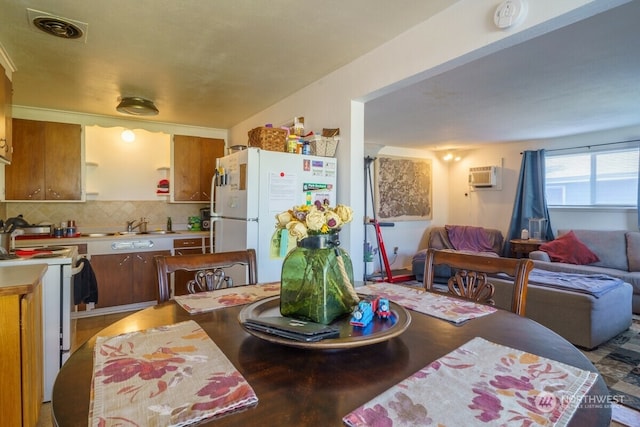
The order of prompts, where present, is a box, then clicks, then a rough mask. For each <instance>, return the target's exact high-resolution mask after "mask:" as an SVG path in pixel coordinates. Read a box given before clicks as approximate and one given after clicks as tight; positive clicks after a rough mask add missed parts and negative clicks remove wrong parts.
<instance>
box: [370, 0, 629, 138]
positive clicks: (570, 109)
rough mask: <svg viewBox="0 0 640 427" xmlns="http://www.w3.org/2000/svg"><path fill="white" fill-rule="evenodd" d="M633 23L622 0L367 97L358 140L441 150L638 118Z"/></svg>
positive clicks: (610, 125) (552, 135)
mask: <svg viewBox="0 0 640 427" xmlns="http://www.w3.org/2000/svg"><path fill="white" fill-rule="evenodd" d="M639 23H640V1H631V2H630V3H628V4H626V5H623V6H619V7H617V8H614V9H611V10H609V11H607V12H603V13H600V14H599V15H595V16H593V17H591V18H588V19H585V20H583V21H580V22H577V23H575V24H573V25H569V26H566V27H563V28H561V29H559V30H555V31H553V32H550V33H547V34H545V35H543V36H539V37H537V38H534V39H531V40H529V41H525V42H523V43H522V44H519V45H516V46H513V47H510V48H507V49H503V50H501V51H498V52H496V53H493V54H490V55H488V56H485V57H483V58H481V59H477V60H475V61H472V62H469V63H468V64H466V65H463V66H460V67H458V68H455V69H453V70H451V71H447V72H444V73H442V74H440V75H438V76H435V77H432V78H429V79H426V80H423V81H421V82H419V83H416V84H413V85H411V86H408V87H406V88H404V89H401V90H397V91H395V92H393V93H391V94H389V95H386V96H383V97H381V98H378V99H376V100H374V101H371V102H368V103H367V104H366V107H365V129H366V131H365V132H366V133H365V140H366V141H367V142H368V143H373V144H378V145H396V146H413V147H427V146H428V147H429V148H431V149H448V148H461V147H469V146H470V145H474V144H481V143H493V142H507V141H521V140H532V139H541V138H557V137H562V136H566V135H575V134H580V133H585V132H594V131H600V130H607V129H615V128H620V127H626V126H634V125H639V124H640V25H639ZM639 137H640V135H639Z"/></svg>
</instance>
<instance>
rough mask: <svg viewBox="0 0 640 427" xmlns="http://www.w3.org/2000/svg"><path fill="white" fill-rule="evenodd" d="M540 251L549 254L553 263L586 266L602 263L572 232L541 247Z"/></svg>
mask: <svg viewBox="0 0 640 427" xmlns="http://www.w3.org/2000/svg"><path fill="white" fill-rule="evenodd" d="M540 250H541V251H544V252H546V253H547V254H549V258H551V261H555V262H566V263H568V264H577V265H585V264H591V263H594V262H597V261H600V258H598V255H596V254H594V253H593V252H592V251H591V249H589V248H588V247H587V246H586V245H585V244H584V243H582V242H581V241H580V240H578V238H577V237H576V235H575V233H574V232H573V231H570V232H568V233H566V234H563V235H562V236H560V237H558V238H557V239H555V240H552V241H550V242H548V243H543V244H542V245H540Z"/></svg>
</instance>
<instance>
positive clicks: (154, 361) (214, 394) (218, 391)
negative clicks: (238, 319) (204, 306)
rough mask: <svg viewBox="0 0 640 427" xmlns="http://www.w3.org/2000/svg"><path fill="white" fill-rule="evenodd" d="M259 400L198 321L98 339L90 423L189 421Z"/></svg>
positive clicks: (105, 425)
mask: <svg viewBox="0 0 640 427" xmlns="http://www.w3.org/2000/svg"><path fill="white" fill-rule="evenodd" d="M257 403H258V398H257V397H256V394H255V393H254V391H253V389H252V388H251V386H250V385H249V383H247V381H246V379H245V378H244V377H243V376H242V374H240V372H239V371H238V370H237V369H236V368H235V367H234V366H233V364H232V363H231V362H230V361H229V359H227V357H226V356H225V355H224V353H222V351H221V350H220V349H219V348H218V346H217V345H216V344H215V343H214V342H213V341H212V340H211V339H210V338H209V336H208V335H207V333H206V332H205V331H204V330H203V329H202V328H201V327H200V325H198V324H197V323H196V322H194V321H191V320H190V321H187V322H182V323H177V324H174V325H169V326H161V327H158V328H151V329H146V330H143V331H137V332H130V333H127V334H122V335H117V336H114V337H98V338H97V340H96V346H95V349H94V371H93V379H92V390H91V401H90V405H89V425H90V426H94V427H97V426H100V427H109V426H122V425H131V426H134V425H137V426H149V427H151V426H187V425H191V424H195V423H198V422H200V421H203V420H210V419H215V418H219V417H222V416H224V415H228V414H230V413H233V412H237V411H240V410H245V409H247V408H249V407H252V406H254V405H256V404H257Z"/></svg>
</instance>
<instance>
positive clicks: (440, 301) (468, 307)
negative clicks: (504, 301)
mask: <svg viewBox="0 0 640 427" xmlns="http://www.w3.org/2000/svg"><path fill="white" fill-rule="evenodd" d="M356 290H357V291H358V293H363V294H374V295H378V296H380V297H384V298H387V299H389V300H391V301H393V302H395V303H396V304H400V305H401V306H403V307H405V308H408V309H410V310H413V311H417V312H420V313H424V314H428V315H429V316H433V317H437V318H439V319H443V320H447V321H449V322H452V323H456V324H458V323H462V322H465V321H467V320H470V319H475V318H476V317H481V316H486V315H487V314H491V313H495V312H496V311H497V309H496V308H495V307H491V306H488V305H485V304H476V303H474V302H472V301H465V300H462V299H459V298H451V297H447V296H445V295H438V294H436V293H433V292H427V291H425V290H424V289H412V288H410V287H408V286H402V285H394V284H392V283H384V282H383V283H374V284H372V285H367V286H362V287H359V288H357V289H356Z"/></svg>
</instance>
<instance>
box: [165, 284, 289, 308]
mask: <svg viewBox="0 0 640 427" xmlns="http://www.w3.org/2000/svg"><path fill="white" fill-rule="evenodd" d="M279 294H280V283H279V282H275V283H264V284H258V285H248V286H236V287H233V288H225V289H217V290H215V291H208V292H198V293H195V294H189V295H179V296H176V297H174V299H175V300H176V302H177V303H178V304H180V306H182V308H184V309H185V310H187V311H188V312H189V313H190V314H196V313H204V312H205V311H211V310H215V309H218V308H223V307H231V306H233V305H242V304H249V303H251V302H254V301H257V300H259V299H262V298H267V297H272V296H274V295H279Z"/></svg>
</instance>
